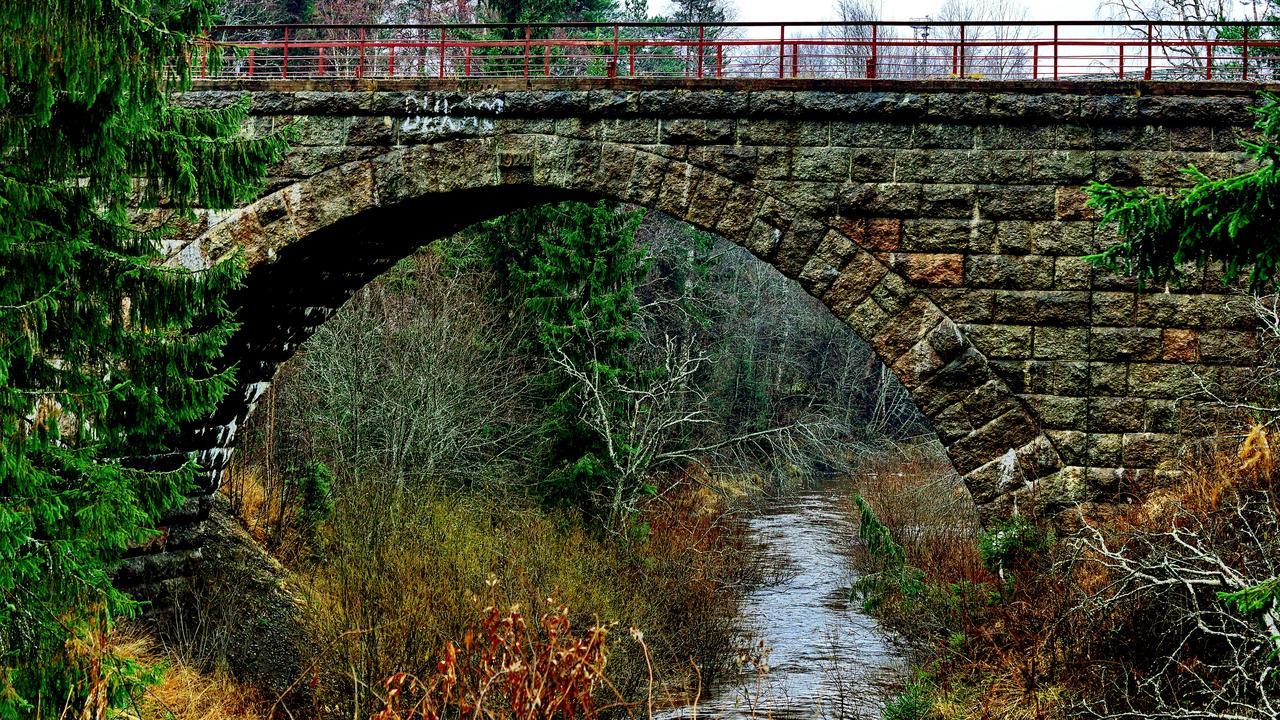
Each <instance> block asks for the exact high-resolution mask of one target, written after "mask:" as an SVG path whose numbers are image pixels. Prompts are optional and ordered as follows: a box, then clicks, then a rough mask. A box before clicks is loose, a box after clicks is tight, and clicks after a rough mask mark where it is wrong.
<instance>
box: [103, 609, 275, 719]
mask: <svg viewBox="0 0 1280 720" xmlns="http://www.w3.org/2000/svg"><path fill="white" fill-rule="evenodd" d="M105 642H106V649H107V650H109V651H110V652H112V653H113V654H114V655H115V656H116V657H117V658H119V659H121V660H125V661H132V662H136V663H138V664H140V665H143V666H148V667H163V668H164V673H163V675H162V677H161V680H160V682H158V683H156V684H154V685H151V686H149V687H147V688H146V690H145V692H143V693H142V695H141V697H139V698H138V699H137V701H136V702H135V703H134V704H133V706H132V707H130V708H128V709H127V710H126V711H125V713H124V714H123V720H265V719H266V718H267V717H268V709H269V703H266V702H264V701H263V698H262V697H261V696H260V695H259V694H258V693H257V691H255V690H254V689H253V688H250V687H248V686H245V685H242V684H240V683H238V682H236V681H235V680H233V679H232V678H231V677H230V676H229V675H227V674H226V673H225V672H221V671H212V672H202V671H200V670H197V669H196V668H194V667H192V666H191V665H189V664H187V663H185V662H184V661H183V660H182V659H181V658H180V657H178V656H176V655H174V654H172V653H168V652H165V651H163V650H162V649H160V648H159V647H158V646H157V645H156V643H155V641H154V640H152V638H151V637H150V636H148V635H147V634H146V633H145V632H144V631H142V630H141V629H139V628H136V627H128V628H123V629H117V630H115V631H113V632H112V633H111V634H110V635H109V636H107V638H106V640H105Z"/></svg>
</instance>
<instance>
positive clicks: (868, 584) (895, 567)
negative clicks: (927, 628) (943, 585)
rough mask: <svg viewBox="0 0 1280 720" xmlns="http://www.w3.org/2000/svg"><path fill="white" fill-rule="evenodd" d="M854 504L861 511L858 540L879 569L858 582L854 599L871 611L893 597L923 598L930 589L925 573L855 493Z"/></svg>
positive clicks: (855, 586)
mask: <svg viewBox="0 0 1280 720" xmlns="http://www.w3.org/2000/svg"><path fill="white" fill-rule="evenodd" d="M853 504H854V505H855V506H856V507H857V508H858V517H859V519H858V538H859V539H860V540H862V542H863V543H864V544H865V545H866V548H867V555H868V556H869V557H870V559H871V563H872V567H873V568H875V570H874V571H872V572H869V573H866V574H864V575H862V576H860V577H858V579H857V580H855V581H854V583H853V595H854V596H855V597H857V598H859V599H860V600H861V601H862V606H863V608H864V609H866V610H868V611H870V610H873V609H875V608H876V607H878V606H880V605H881V604H883V603H884V602H885V601H886V600H887V599H888V598H889V597H891V596H895V595H897V596H905V597H908V598H915V597H918V596H920V595H921V594H922V593H923V592H924V591H925V589H926V587H925V583H924V573H922V572H921V571H920V570H919V569H918V568H913V567H911V566H909V565H907V564H906V555H905V552H904V551H903V548H902V544H901V543H899V542H898V541H897V540H895V539H894V538H893V535H892V533H890V532H889V528H888V527H886V526H885V524H884V523H883V522H881V521H880V518H879V516H877V515H876V512H875V508H873V507H871V503H869V502H867V501H866V498H864V497H862V495H861V494H860V493H856V492H855V493H854V494H853Z"/></svg>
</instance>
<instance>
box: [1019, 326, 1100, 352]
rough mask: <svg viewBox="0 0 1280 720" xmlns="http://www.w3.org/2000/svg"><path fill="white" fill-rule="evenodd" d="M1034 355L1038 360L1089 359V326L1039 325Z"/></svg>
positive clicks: (1034, 344) (1035, 336) (1034, 340)
mask: <svg viewBox="0 0 1280 720" xmlns="http://www.w3.org/2000/svg"><path fill="white" fill-rule="evenodd" d="M1032 356H1033V357H1035V358H1036V359H1037V360H1087V359H1088V357H1089V328H1088V327H1053V326H1046V327H1037V328H1036V329H1035V334H1034V339H1033V350H1032Z"/></svg>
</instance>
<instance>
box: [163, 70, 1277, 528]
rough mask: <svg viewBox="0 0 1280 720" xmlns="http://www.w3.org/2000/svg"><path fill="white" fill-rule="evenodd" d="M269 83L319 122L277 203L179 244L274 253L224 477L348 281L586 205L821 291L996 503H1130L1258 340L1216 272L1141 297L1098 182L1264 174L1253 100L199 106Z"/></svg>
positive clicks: (1063, 89)
mask: <svg viewBox="0 0 1280 720" xmlns="http://www.w3.org/2000/svg"><path fill="white" fill-rule="evenodd" d="M1153 91H1154V92H1157V93H1161V92H1163V93H1165V94H1149V93H1151V92H1153ZM242 92H251V93H252V95H253V102H254V105H253V107H254V109H253V118H252V124H253V129H254V130H256V131H266V130H269V129H270V128H273V127H279V126H280V125H282V124H285V123H289V122H293V123H295V124H296V126H297V128H298V129H299V131H300V138H299V142H298V145H297V147H296V149H295V150H294V151H293V152H292V153H291V154H290V155H289V156H288V158H287V159H286V160H285V161H284V162H283V163H282V164H281V166H280V167H278V168H277V169H276V171H275V173H274V175H273V177H272V179H271V183H270V187H269V188H268V192H267V193H266V194H264V196H263V197H262V198H261V199H260V200H258V201H257V202H256V203H254V204H253V205H251V206H249V207H247V208H245V209H243V210H241V211H238V212H236V213H233V214H230V215H229V216H218V217H211V218H210V219H209V224H208V226H206V227H202V228H197V229H196V230H195V231H194V232H193V234H198V235H199V236H198V237H196V238H195V239H193V240H185V241H183V242H180V243H176V244H175V246H174V248H173V255H172V257H173V260H172V261H173V262H179V263H182V264H186V265H188V266H192V267H198V266H202V265H205V264H207V263H209V262H212V261H215V260H217V259H218V258H220V257H223V256H225V255H226V254H227V253H228V252H230V251H231V250H233V249H236V248H239V249H241V250H242V251H243V252H244V253H245V256H246V257H247V258H248V261H249V264H250V266H251V268H252V272H251V277H250V280H249V286H248V288H247V289H246V290H245V292H244V293H243V295H242V297H241V298H240V299H239V303H240V304H241V312H242V317H243V320H244V322H245V327H244V331H243V332H242V333H241V336H240V337H239V338H238V339H237V341H236V343H235V344H234V347H233V348H232V350H231V351H230V355H231V357H233V358H235V359H237V360H239V361H240V362H241V378H242V381H243V383H244V388H245V389H244V392H243V393H241V394H239V395H238V396H237V397H235V398H233V399H232V401H231V402H229V403H228V404H227V405H226V407H225V408H224V409H223V411H222V412H221V413H220V414H219V416H218V417H217V418H214V419H213V420H212V421H211V422H210V423H209V424H208V425H207V426H205V427H203V428H200V429H197V431H196V432H194V433H193V436H192V447H193V448H194V449H196V450H200V451H202V452H203V459H204V460H205V462H206V463H207V464H208V465H209V467H210V469H211V473H210V477H209V484H208V486H207V487H206V488H204V490H205V491H208V490H211V489H212V488H213V487H214V486H215V485H216V483H217V479H218V474H219V471H220V469H221V468H222V467H223V466H224V465H225V463H226V461H227V458H228V456H229V448H230V447H231V446H232V444H233V443H234V439H235V430H236V428H237V427H238V426H239V425H240V424H241V423H242V422H243V420H244V418H245V416H246V414H247V413H248V412H249V411H250V410H251V407H252V404H253V402H254V401H255V399H256V398H257V396H258V395H260V393H261V391H262V389H263V388H265V383H267V382H269V381H270V379H271V377H272V374H273V373H274V370H275V367H276V365H277V364H278V363H279V362H280V361H281V360H283V359H284V358H286V357H288V355H289V354H290V353H291V352H292V351H293V350H294V349H295V348H296V347H297V345H298V344H299V343H300V342H301V341H302V340H304V339H305V338H306V337H307V336H308V335H309V334H310V332H311V331H312V330H313V329H314V328H315V327H316V326H318V324H319V323H321V322H323V320H324V318H325V317H327V316H328V315H329V314H330V313H331V312H332V311H333V309H334V308H336V307H337V306H338V305H339V304H340V303H341V302H342V301H343V300H344V299H345V298H346V297H347V296H348V295H349V294H350V292H352V291H353V290H354V289H355V288H357V287H359V286H360V285H362V284H364V283H365V282H367V281H368V280H369V279H371V278H372V277H374V276H376V275H377V274H378V273H379V272H381V271H382V270H383V269H385V268H386V267H387V266H388V265H389V264H390V263H392V262H394V261H395V260H396V259H398V258H400V257H403V256H404V255H406V254H407V253H409V252H411V251H412V250H413V249H414V248H416V247H418V246H419V245H421V244H422V243H424V242H427V241H429V240H431V239H432V238H434V237H437V236H440V235H442V234H445V233H448V232H451V231H452V230H454V229H456V228H458V227H461V226H465V225H466V224H468V223H471V222H474V221H476V220H478V219H481V218H485V217H491V216H493V215H495V214H498V213H501V212H505V211H507V210H510V209H512V208H515V207H519V206H521V205H528V204H533V203H537V202H545V201H548V200H552V199H558V198H563V197H610V198H615V199H618V200H622V201H625V202H629V203H636V204H639V205H643V206H646V207H649V208H653V209H656V210H660V211H662V212H666V213H669V214H671V215H673V216H675V217H677V218H681V219H684V220H686V221H688V222H690V223H691V224H693V225H695V226H698V227H700V228H703V229H705V230H709V231H712V232H716V233H719V234H721V235H723V236H725V237H727V238H730V239H732V240H734V241H736V242H738V243H740V244H741V245H743V246H745V247H746V248H748V249H749V250H750V251H751V252H753V253H755V254H756V255H757V256H758V257H760V258H761V259H762V260H764V261H765V262H768V263H770V264H772V265H773V266H775V267H777V268H778V269H779V270H780V271H782V272H783V273H784V274H786V275H788V276H789V277H792V278H795V279H797V280H798V281H799V282H800V283H801V284H802V285H803V286H804V287H805V288H806V289H807V290H808V291H809V292H810V293H812V294H813V295H814V296H815V297H817V298H819V299H821V300H822V301H823V302H824V303H825V304H826V305H827V306H828V307H829V308H830V309H831V311H832V312H833V313H835V314H836V315H837V316H838V317H839V318H841V319H843V320H844V321H846V322H847V323H848V324H849V326H850V327H852V328H853V329H854V330H855V331H856V332H858V333H859V334H860V335H861V336H862V337H863V338H865V339H867V340H868V342H870V343H871V345H872V346H873V347H874V348H875V350H876V352H877V353H879V355H880V357H881V358H883V359H884V360H885V361H886V362H887V363H889V365H890V366H891V367H892V368H893V370H894V371H895V373H896V374H897V376H898V377H899V378H900V379H901V380H902V382H903V383H904V384H905V385H906V386H907V387H908V388H909V389H910V390H911V391H912V393H913V395H914V397H915V399H916V402H917V403H918V405H919V407H920V409H921V410H922V411H923V412H924V414H925V415H926V416H927V417H928V418H929V419H930V421H931V422H932V423H933V426H934V429H935V430H936V431H937V433H938V435H939V436H940V437H941V439H942V442H943V443H944V444H945V445H946V447H947V449H948V452H949V454H950V456H951V459H952V462H953V463H954V465H955V467H956V469H957V470H958V471H959V472H960V473H962V474H963V475H964V477H965V479H966V482H967V483H968V486H969V488H970V490H971V491H972V494H973V497H974V499H975V501H976V502H977V503H978V505H979V507H980V508H982V510H983V511H984V512H986V513H988V514H992V513H1004V512H1009V511H1010V510H1011V508H1012V507H1013V506H1014V504H1015V503H1020V504H1021V507H1023V508H1027V507H1030V506H1035V507H1037V508H1039V509H1042V510H1047V511H1054V510H1060V509H1062V508H1065V507H1069V506H1071V505H1074V504H1077V503H1082V502H1090V501H1106V500H1110V499H1113V498H1115V497H1117V495H1118V494H1119V493H1120V492H1122V489H1123V488H1124V487H1125V486H1126V484H1127V483H1128V482H1130V481H1132V480H1135V479H1141V478H1140V476H1141V475H1143V474H1146V473H1152V472H1155V471H1157V469H1158V468H1160V467H1161V465H1162V463H1163V462H1165V461H1167V460H1169V459H1171V458H1173V457H1174V456H1175V455H1176V454H1177V452H1178V451H1179V449H1180V447H1181V446H1182V443H1183V441H1184V440H1185V439H1187V438H1190V437H1198V436H1201V435H1203V434H1205V433H1207V432H1209V430H1210V425H1212V424H1213V423H1215V422H1219V421H1220V418H1219V416H1218V414H1217V413H1216V412H1215V411H1214V409H1213V408H1212V407H1211V406H1210V405H1208V404H1207V401H1206V398H1205V396H1204V395H1203V393H1202V392H1201V390H1202V385H1201V383H1202V382H1205V383H1208V384H1210V385H1225V386H1228V387H1230V386H1232V385H1233V384H1235V383H1236V382H1237V380H1238V378H1239V374H1240V373H1244V372H1248V369H1249V367H1250V366H1251V364H1252V362H1253V354H1254V353H1255V351H1256V343H1257V338H1256V335H1255V330H1254V325H1253V321H1252V318H1251V315H1250V311H1249V309H1248V307H1247V306H1246V304H1245V303H1243V302H1241V301H1239V300H1238V299H1236V298H1233V297H1232V296H1231V295H1229V294H1227V293H1226V291H1224V290H1223V289H1221V287H1220V286H1219V284H1218V283H1217V281H1216V280H1214V279H1205V280H1203V281H1197V282H1194V283H1192V284H1191V285H1190V286H1188V287H1185V288H1181V289H1171V290H1169V291H1165V290H1164V289H1161V290H1160V291H1159V292H1138V291H1137V290H1136V289H1135V287H1134V285H1133V283H1132V282H1130V281H1129V280H1127V279H1124V278H1119V277H1114V276H1111V275H1109V274H1105V273H1101V272H1099V271H1096V270H1094V269H1092V268H1091V267H1090V266H1088V265H1087V264H1086V263H1085V262H1084V261H1083V260H1082V259H1081V256H1082V255H1084V254H1086V253H1089V252H1092V251H1094V250H1096V249H1097V248H1099V247H1101V246H1103V245H1104V244H1106V243H1107V242H1108V240H1109V239H1110V236H1109V235H1108V232H1109V231H1108V230H1107V229H1106V228H1103V227H1101V226H1099V224H1098V223H1096V222H1095V221H1094V220H1093V219H1091V218H1090V215H1089V211H1088V210H1087V209H1086V208H1085V207H1084V206H1083V194H1082V192H1081V190H1080V187H1081V186H1082V185H1083V184H1084V183H1086V182H1088V181H1090V180H1103V181H1108V182H1113V183H1116V184H1121V185H1132V184H1139V183H1141V184H1147V185H1155V186H1175V185H1178V184H1181V183H1182V182H1183V180H1182V177H1181V175H1180V168H1182V167H1183V166H1185V165H1186V164H1187V163H1194V164H1195V165H1196V166H1197V167H1199V168H1200V169H1202V170H1204V171H1206V172H1208V173H1211V174H1212V173H1229V172H1234V171H1238V170H1240V169H1242V168H1243V167H1245V165H1244V158H1243V156H1242V155H1241V154H1240V153H1239V152H1238V145H1237V141H1238V140H1239V138H1240V137H1241V136H1242V133H1243V131H1244V130H1245V129H1247V128H1248V126H1249V125H1250V124H1251V122H1252V119H1251V115H1250V114H1249V113H1248V112H1247V108H1248V106H1249V104H1250V103H1251V102H1252V100H1253V97H1252V95H1251V94H1249V93H1245V92H1242V91H1241V90H1239V89H1232V88H1228V87H1226V86H1223V87H1214V86H1206V85H1199V86H1195V93H1197V94H1195V95H1191V94H1187V93H1188V92H1190V91H1188V90H1186V89H1185V88H1176V87H1173V86H1168V85H1165V86H1159V85H1152V86H1142V85H1135V84H1132V83H1125V84H1112V85H1105V84H1091V85H1087V86H1085V85H1082V86H1076V87H1069V86H1046V85H1026V86H1017V85H1008V86H1001V85H999V84H995V83H989V84H983V85H982V86H979V87H976V88H974V87H973V86H971V85H966V84H965V83H963V82H960V83H952V84H950V85H946V84H934V85H901V86H895V87H893V88H892V89H888V90H886V89H884V88H883V87H882V86H878V87H876V88H863V87H857V86H849V85H845V86H832V87H823V86H819V85H815V84H810V85H803V84H790V85H785V86H783V85H777V84H774V85H772V86H771V85H768V84H760V83H756V84H749V85H731V84H729V85H726V84H716V85H713V86H698V85H678V86H671V87H663V86H661V85H657V84H655V83H654V82H653V81H650V82H647V83H646V84H644V85H643V86H635V87H626V86H622V85H618V84H615V85H612V86H610V85H608V84H601V83H598V84H597V86H593V87H589V88H587V89H582V87H581V86H577V87H576V88H566V87H555V86H549V87H530V86H525V85H521V86H511V87H489V88H466V87H459V86H456V85H455V86H437V87H435V88H430V89H422V88H421V87H412V86H406V85H403V84H396V83H387V82H383V83H381V84H377V83H369V84H365V85H361V86H359V87H358V88H356V87H350V88H344V87H339V86H336V85H332V84H329V85H324V84H317V85H307V84H298V83H291V84H289V85H285V84H280V83H276V84H266V85H256V86H245V87H229V86H218V87H205V88H200V89H198V90H197V91H195V92H192V93H190V94H189V95H188V96H187V98H186V102H188V103H190V104H192V105H196V106H205V107H210V106H222V105H225V104H227V103H229V102H232V101H233V100H234V99H235V98H236V97H238V96H239V95H240V94H241V93H242ZM192 509H193V510H194V511H196V512H198V510H199V508H198V506H193V508H192Z"/></svg>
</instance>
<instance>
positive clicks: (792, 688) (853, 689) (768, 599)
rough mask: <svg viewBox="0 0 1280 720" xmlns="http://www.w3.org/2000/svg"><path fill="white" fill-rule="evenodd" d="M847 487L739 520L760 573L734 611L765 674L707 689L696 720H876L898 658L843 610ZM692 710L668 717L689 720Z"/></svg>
mask: <svg viewBox="0 0 1280 720" xmlns="http://www.w3.org/2000/svg"><path fill="white" fill-rule="evenodd" d="M847 490H848V489H847V488H846V487H844V485H843V484H842V483H825V484H822V485H819V486H817V487H813V488H809V489H804V490H799V491H796V492H794V493H791V494H788V495H786V496H783V497H781V498H779V499H778V500H776V501H774V503H773V504H771V505H770V506H769V507H767V508H766V509H765V510H764V511H763V512H762V513H761V514H759V515H757V516H755V517H752V518H750V519H749V521H748V525H749V528H750V529H749V531H748V532H749V534H750V537H751V538H752V541H753V542H755V543H757V545H758V552H759V557H760V560H761V562H762V563H764V567H765V568H766V572H765V578H764V582H763V583H762V585H761V586H760V587H758V588H756V589H755V590H754V591H752V592H750V593H749V594H748V595H747V596H746V598H745V599H744V603H743V622H744V625H745V626H746V627H747V629H748V631H749V632H751V633H752V635H751V637H750V638H749V641H750V642H751V643H752V644H753V645H754V646H755V647H756V648H757V650H756V651H757V652H758V650H759V648H761V647H763V648H766V649H767V656H766V657H765V663H764V664H765V666H766V667H767V670H765V671H763V672H761V671H753V668H750V667H748V668H746V671H745V672H744V673H743V674H742V676H740V677H739V678H737V679H736V680H735V681H732V682H730V683H728V684H726V685H723V686H719V687H716V688H712V689H710V691H709V692H707V693H705V695H706V699H705V700H704V701H703V702H702V703H700V705H699V707H698V708H697V711H696V713H697V716H698V717H706V718H710V717H717V718H721V717H723V718H787V719H790V718H795V719H804V720H808V719H810V718H821V719H823V720H859V719H861V718H879V717H880V711H881V708H882V706H883V701H884V696H885V688H892V687H894V686H896V685H898V684H900V682H901V680H902V678H903V674H904V672H905V667H906V660H905V659H904V657H903V653H902V652H901V650H900V649H899V647H898V646H897V645H896V644H895V643H894V640H893V637H892V635H891V633H890V632H889V631H887V630H886V629H884V628H882V627H881V626H880V624H879V623H878V622H877V621H876V620H875V619H873V618H872V617H870V616H868V615H867V614H866V613H864V612H863V611H862V608H861V607H860V606H859V605H858V603H857V602H856V601H855V602H850V600H849V589H850V585H851V583H852V581H853V580H854V578H855V577H856V575H855V573H854V571H853V570H852V569H851V563H850V562H849V558H848V553H849V548H850V545H851V540H852V539H853V538H856V537H857V535H856V532H857V531H856V529H855V526H854V523H853V522H852V515H851V513H850V510H849V504H850V503H849V500H848V492H847ZM693 715H694V711H693V709H692V708H683V709H681V710H679V711H677V712H675V713H673V714H672V715H671V717H673V718H688V717H692V716H693Z"/></svg>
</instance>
